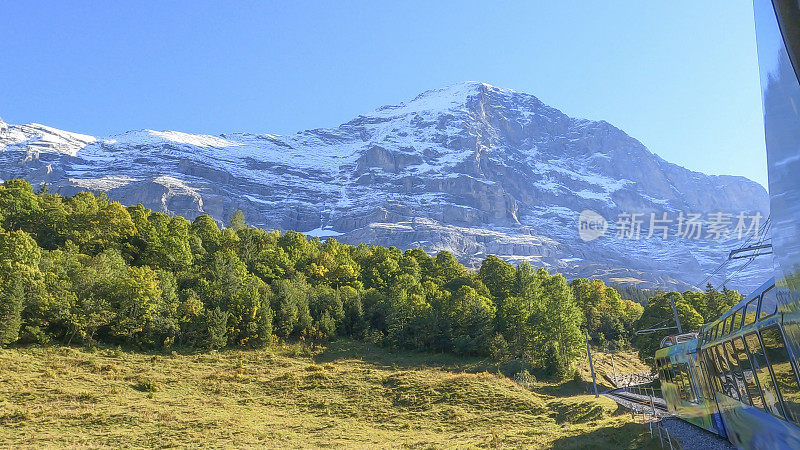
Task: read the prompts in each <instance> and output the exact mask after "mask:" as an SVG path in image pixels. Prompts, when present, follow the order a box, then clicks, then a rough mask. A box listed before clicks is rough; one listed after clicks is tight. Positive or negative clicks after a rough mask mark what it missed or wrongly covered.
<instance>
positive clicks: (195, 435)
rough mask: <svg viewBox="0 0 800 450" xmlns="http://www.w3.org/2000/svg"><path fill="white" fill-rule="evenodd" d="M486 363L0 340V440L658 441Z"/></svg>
mask: <svg viewBox="0 0 800 450" xmlns="http://www.w3.org/2000/svg"><path fill="white" fill-rule="evenodd" d="M617 368H618V370H619V366H617ZM497 373H498V371H497V368H496V367H492V366H488V365H484V362H483V361H482V360H478V359H465V358H457V357H454V356H451V355H437V354H426V353H415V352H389V351H387V350H384V349H381V348H377V347H373V346H370V345H368V344H364V343H361V342H355V341H350V340H337V341H334V342H332V343H330V344H329V345H328V347H327V348H316V349H314V350H309V349H308V348H306V347H301V346H299V345H277V346H273V347H271V348H268V349H266V350H241V351H240V350H226V351H221V352H219V353H204V354H180V353H173V354H169V355H164V354H155V353H153V354H148V353H139V352H127V351H121V350H118V349H83V348H74V347H63V346H54V347H21V348H10V349H0V447H3V448H8V447H13V448H34V447H37V448H39V447H162V448H163V447H198V446H203V447H228V448H233V447H236V448H241V447H281V448H285V447H370V448H375V447H422V448H441V447H448V448H451V447H460V448H468V447H492V448H499V447H506V448H509V447H511V448H514V447H533V448H552V447H557V448H559V449H568V448H615V449H624V448H643V447H644V448H648V447H650V448H656V447H655V446H657V445H658V444H657V441H651V440H650V437H649V433H648V432H647V428H646V427H645V426H643V425H641V424H637V423H634V422H632V420H631V418H630V416H629V415H626V414H624V413H620V412H617V407H616V405H615V404H614V403H613V402H612V401H610V400H608V399H606V398H603V397H601V398H599V399H595V398H594V396H592V395H586V394H585V393H584V392H583V390H584V383H582V382H577V381H571V382H566V383H562V384H553V383H546V382H535V383H533V385H532V387H531V389H530V390H529V389H525V388H523V387H521V386H519V385H518V384H516V383H514V382H513V381H512V380H511V379H509V378H507V377H503V376H501V375H498V374H497Z"/></svg>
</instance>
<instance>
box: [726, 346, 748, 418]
mask: <svg viewBox="0 0 800 450" xmlns="http://www.w3.org/2000/svg"><path fill="white" fill-rule="evenodd" d="M723 346H724V347H725V354H726V356H727V358H728V363H729V364H730V366H731V370H730V373H729V374H728V376H729V377H730V382H731V384H733V386H734V387H735V388H736V393H737V394H738V395H739V397H738V398H739V399H740V400H741V401H742V403H750V400H749V399H748V398H747V391H746V390H745V389H744V379H743V378H742V373H741V371H740V369H739V357H737V356H736V352H734V351H733V344H732V343H731V341H727V342H725V343H724V344H723Z"/></svg>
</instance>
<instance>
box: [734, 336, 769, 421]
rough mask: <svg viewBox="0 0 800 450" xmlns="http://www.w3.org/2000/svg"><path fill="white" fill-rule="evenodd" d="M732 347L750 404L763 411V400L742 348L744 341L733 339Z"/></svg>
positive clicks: (748, 360) (745, 352)
mask: <svg viewBox="0 0 800 450" xmlns="http://www.w3.org/2000/svg"><path fill="white" fill-rule="evenodd" d="M733 347H734V350H735V351H736V356H737V357H738V358H739V370H740V371H741V373H742V377H743V380H742V381H743V382H744V385H745V388H746V390H747V394H748V396H749V397H750V404H751V405H753V406H755V407H757V408H759V409H761V410H763V409H764V400H763V399H762V398H761V391H759V390H758V385H757V384H756V376H755V374H754V373H753V367H752V366H750V359H749V358H748V357H747V351H746V350H745V348H744V341H743V340H742V338H736V339H734V340H733Z"/></svg>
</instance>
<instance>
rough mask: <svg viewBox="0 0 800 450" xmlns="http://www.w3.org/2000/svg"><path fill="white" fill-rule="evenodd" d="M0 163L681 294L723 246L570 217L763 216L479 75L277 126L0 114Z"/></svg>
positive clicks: (202, 209) (757, 207)
mask: <svg viewBox="0 0 800 450" xmlns="http://www.w3.org/2000/svg"><path fill="white" fill-rule="evenodd" d="M0 161H2V162H3V165H2V167H3V168H1V169H0V178H3V179H7V178H11V177H23V178H26V179H28V180H30V181H31V182H32V183H34V184H42V183H48V184H49V185H50V186H51V189H53V190H55V191H56V192H59V193H63V194H65V195H69V194H71V193H74V192H76V191H78V190H82V189H89V190H95V191H104V192H107V193H108V194H109V196H110V197H112V198H114V199H117V200H120V201H122V202H123V203H125V204H130V203H139V202H141V203H143V204H144V205H145V206H147V207H149V208H152V209H154V210H161V211H164V212H168V213H172V214H181V215H184V216H187V217H189V218H192V217H195V216H197V215H198V214H202V213H208V214H210V215H211V216H212V217H214V218H216V219H217V220H220V221H225V220H226V219H227V218H228V217H230V215H231V214H232V213H233V211H234V210H236V209H242V210H244V211H245V214H246V216H247V217H248V220H249V221H250V222H251V223H252V224H254V225H257V226H263V227H266V228H275V229H281V230H287V229H295V230H297V231H301V232H306V233H309V234H312V235H317V236H320V237H323V238H324V237H332V236H333V237H337V238H338V239H341V240H343V241H345V242H348V243H358V242H368V243H375V244H381V245H397V246H399V247H401V248H408V247H412V246H420V247H422V248H424V249H425V250H427V251H431V252H436V251H440V250H449V251H451V252H453V253H454V254H456V256H458V257H459V259H460V260H462V262H465V263H467V264H470V265H476V264H477V261H479V260H480V259H481V258H482V257H485V255H486V254H489V253H494V254H498V255H500V256H502V257H504V258H505V259H508V260H511V261H519V260H522V259H528V260H531V261H532V262H533V263H534V264H537V265H540V266H544V267H547V268H549V269H553V270H559V271H561V272H564V273H566V274H567V275H571V276H599V277H601V278H604V279H606V281H609V282H619V281H620V279H633V280H641V281H640V282H638V284H640V285H641V286H646V287H662V288H673V287H675V288H688V287H692V286H693V283H696V282H697V281H696V280H699V279H702V278H703V277H704V274H705V273H706V272H709V271H710V270H713V268H714V267H715V265H716V263H718V262H721V258H722V257H723V254H724V253H726V252H727V250H726V249H727V247H726V245H730V244H731V243H721V242H706V241H698V242H684V241H682V240H680V239H671V240H665V241H664V242H658V241H655V240H653V239H649V240H646V241H644V240H638V241H625V240H620V239H614V238H613V236H610V235H606V236H604V237H603V238H601V239H598V240H596V241H592V242H583V241H582V240H580V239H578V233H577V217H578V214H579V213H580V211H583V210H592V211H596V212H597V213H599V214H600V215H602V216H603V217H605V218H606V219H608V221H609V222H611V225H610V226H609V233H610V234H613V231H614V219H615V218H616V217H618V216H619V215H620V214H621V213H624V212H637V213H638V212H641V213H642V214H644V215H645V216H647V215H649V213H651V212H653V213H659V214H661V213H669V214H675V215H677V213H678V212H705V213H709V212H714V211H725V212H730V213H734V214H735V213H738V212H740V211H746V212H748V213H753V212H755V211H758V212H760V213H761V214H762V215H764V216H765V217H766V215H767V214H768V199H767V194H766V191H765V190H764V188H763V187H762V186H761V185H759V184H757V183H755V182H753V181H750V180H747V179H746V178H744V177H735V176H731V175H706V174H703V173H701V172H695V171H691V170H688V169H685V168H683V167H681V166H679V165H677V164H673V163H670V162H668V161H666V160H664V159H663V158H661V157H660V156H658V155H656V154H654V153H653V152H651V151H649V150H648V149H647V148H646V147H645V146H644V145H643V144H642V143H641V142H639V141H638V140H636V139H635V138H633V137H631V136H629V135H628V134H626V133H625V132H624V131H623V130H621V129H619V128H617V127H615V126H613V125H612V124H610V123H608V122H606V121H602V120H601V121H592V120H588V119H578V118H572V117H569V116H568V115H566V114H564V113H563V112H561V111H559V110H558V109H556V108H553V107H550V106H548V105H546V104H544V103H543V102H542V101H541V100H539V99H538V98H537V97H535V96H534V95H531V94H526V93H520V92H516V91H513V90H508V89H502V88H498V87H495V86H492V85H489V84H486V83H479V82H465V83H458V84H455V85H451V86H447V87H444V88H440V89H432V90H428V91H425V92H423V93H421V94H419V95H417V96H416V97H414V99H412V100H410V101H408V102H407V103H405V102H403V103H400V104H397V105H386V106H382V107H379V108H377V109H376V110H375V111H373V112H372V113H369V114H362V115H359V116H357V117H355V118H354V119H352V120H350V121H347V122H345V123H343V124H341V125H339V126H337V127H334V128H318V129H313V130H304V131H298V132H297V133H295V134H292V135H275V134H252V133H223V134H220V135H218V136H210V135H198V134H190V133H182V132H179V131H154V130H138V131H130V132H126V133H121V134H117V135H112V136H108V137H105V138H95V137H92V136H87V135H80V134H76V133H69V132H65V131H62V130H57V129H53V128H50V127H46V126H44V125H38V124H29V125H21V126H18V125H8V124H5V123H3V122H1V121H0ZM654 259H655V260H661V261H660V264H657V263H656V262H654V261H653V260H654ZM758 265H759V264H758V263H757V264H755V266H758ZM762 265H763V264H762ZM762 272H763V270H761V269H759V268H758V267H755V270H754V271H753V272H752V274H750V275H746V276H745V278H746V279H745V280H744V281H745V282H744V283H742V284H743V285H745V284H747V283H752V284H757V281H759V277H761V276H762ZM764 273H765V272H764Z"/></svg>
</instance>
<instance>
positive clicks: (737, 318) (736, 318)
mask: <svg viewBox="0 0 800 450" xmlns="http://www.w3.org/2000/svg"><path fill="white" fill-rule="evenodd" d="M742 315H744V306H742V307H741V308H739V309H738V310H737V311H736V314H734V315H733V328H732V329H731V331H732V332H737V331H739V330H740V329H741V328H742Z"/></svg>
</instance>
